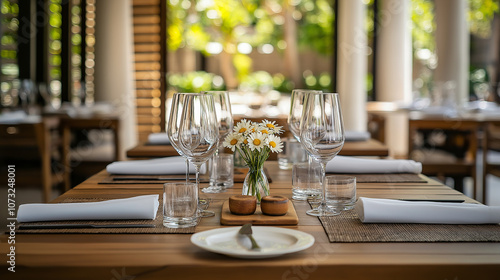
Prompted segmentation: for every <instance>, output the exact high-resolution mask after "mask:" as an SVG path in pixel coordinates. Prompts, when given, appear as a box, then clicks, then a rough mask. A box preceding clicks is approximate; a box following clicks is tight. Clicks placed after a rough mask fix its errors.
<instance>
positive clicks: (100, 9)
mask: <svg viewBox="0 0 500 280" xmlns="http://www.w3.org/2000/svg"><path fill="white" fill-rule="evenodd" d="M95 56H96V59H95V61H96V62H95V64H96V66H95V88H96V90H95V92H96V93H95V96H96V101H106V102H109V103H112V104H113V105H115V106H116V107H117V110H116V113H118V114H119V116H120V142H121V148H122V151H120V153H121V155H122V157H123V156H124V155H125V151H126V150H127V149H130V148H131V147H133V146H134V145H136V144H137V133H136V130H137V127H136V112H135V92H134V87H135V85H134V73H133V69H134V67H133V57H132V56H133V37H132V8H131V1H130V0H105V1H96V44H95Z"/></svg>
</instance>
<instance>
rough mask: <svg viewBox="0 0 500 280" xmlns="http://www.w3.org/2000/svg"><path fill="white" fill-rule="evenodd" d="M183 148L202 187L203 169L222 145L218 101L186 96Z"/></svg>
mask: <svg viewBox="0 0 500 280" xmlns="http://www.w3.org/2000/svg"><path fill="white" fill-rule="evenodd" d="M178 137H179V143H180V146H179V147H180V149H181V150H182V152H183V153H184V155H185V156H186V157H187V158H188V159H189V162H190V163H191V164H193V165H194V166H195V168H196V186H197V187H198V190H199V186H200V167H201V165H202V164H203V163H205V162H206V161H207V160H208V158H210V157H211V156H213V154H214V153H215V151H216V150H217V148H218V145H219V127H218V124H217V117H216V113H215V106H214V98H213V96H212V95H209V94H202V93H200V94H196V93H193V94H186V96H185V98H184V106H183V109H182V117H181V121H180V126H179V134H178ZM198 213H199V215H200V216H202V217H209V216H213V215H215V213H214V212H212V211H206V210H201V209H199V211H198Z"/></svg>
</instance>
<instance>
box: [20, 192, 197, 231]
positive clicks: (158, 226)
mask: <svg viewBox="0 0 500 280" xmlns="http://www.w3.org/2000/svg"><path fill="white" fill-rule="evenodd" d="M103 200H106V199H102V198H85V199H82V198H68V199H65V200H63V203H75V202H96V201H103ZM162 200H163V199H162V197H161V196H160V206H159V209H158V213H157V214H156V219H154V220H108V221H98V220H93V221H57V222H36V223H20V224H19V225H51V224H93V225H106V224H154V225H155V227H153V228H81V229H80V228H78V229H36V230H32V229H30V230H20V229H17V230H16V233H38V234H40V233H50V234H53V233H99V234H101V233H115V234H116V233H132V234H144V233H194V232H195V227H189V228H167V227H164V226H163V215H162V211H163V210H162V208H163V207H162V205H163V201H162Z"/></svg>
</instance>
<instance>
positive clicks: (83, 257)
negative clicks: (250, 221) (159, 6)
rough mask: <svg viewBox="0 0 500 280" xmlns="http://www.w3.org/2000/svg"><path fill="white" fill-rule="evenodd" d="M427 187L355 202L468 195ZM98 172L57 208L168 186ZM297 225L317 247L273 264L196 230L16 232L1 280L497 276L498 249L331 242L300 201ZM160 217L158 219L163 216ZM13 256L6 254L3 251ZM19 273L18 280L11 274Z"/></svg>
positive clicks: (400, 186) (365, 192)
mask: <svg viewBox="0 0 500 280" xmlns="http://www.w3.org/2000/svg"><path fill="white" fill-rule="evenodd" d="M265 167H266V168H267V169H268V171H269V174H270V176H271V177H272V183H271V184H270V188H271V194H272V195H283V196H287V197H291V183H292V182H291V171H290V170H281V169H279V168H278V165H277V162H275V161H267V162H266V164H265ZM419 176H420V178H422V179H424V180H425V182H424V183H383V184H381V183H358V185H357V196H358V197H361V196H363V197H373V198H399V199H463V200H465V201H466V202H471V203H475V202H476V201H474V200H472V199H470V198H468V197H466V196H464V195H463V194H462V193H459V192H457V191H455V190H453V189H451V188H449V187H447V186H445V185H443V184H441V183H439V182H437V181H435V180H432V179H429V178H428V177H426V176H424V175H419ZM107 177H109V174H108V173H107V172H106V171H102V172H100V173H98V174H96V175H94V176H93V177H91V178H89V179H88V180H86V181H85V182H83V183H81V184H80V185H78V186H76V187H75V188H73V189H72V190H70V191H68V192H66V193H65V194H63V195H61V196H60V197H58V198H57V199H56V200H54V201H53V202H62V201H64V200H66V199H68V198H71V199H78V198H81V199H84V198H93V197H100V198H109V199H112V198H123V197H131V196H137V195H144V194H161V192H162V184H99V182H101V181H103V180H104V179H105V178H107ZM241 188H242V184H241V183H235V185H234V186H233V187H232V188H229V189H228V190H227V191H226V192H224V193H219V194H201V196H202V197H206V198H210V199H211V204H210V207H209V210H213V211H214V212H215V213H216V214H215V216H214V217H210V218H203V219H201V222H200V223H199V225H198V226H197V227H196V232H202V231H206V230H210V229H216V228H221V227H223V226H221V224H220V217H221V215H220V214H221V206H222V203H223V202H224V201H226V200H227V199H228V197H229V196H231V195H234V194H241ZM293 204H294V208H295V210H296V212H297V214H298V218H299V223H298V225H293V226H286V228H290V229H294V230H298V231H303V232H306V233H309V234H311V235H312V236H314V238H315V243H314V245H313V246H312V247H310V248H308V249H305V250H303V251H300V252H295V253H292V254H287V255H283V256H279V257H275V258H270V259H237V258H232V257H228V256H225V255H220V254H216V253H212V252H208V251H205V250H203V249H201V248H198V247H196V246H194V245H193V244H192V243H191V242H190V238H191V236H192V234H21V233H17V234H16V235H15V245H12V246H15V254H16V272H15V273H11V272H9V271H7V267H6V266H7V265H8V264H7V258H8V257H7V253H8V251H9V250H10V249H9V247H10V246H11V245H9V244H7V240H8V237H9V235H8V234H7V235H6V234H3V235H1V236H0V249H1V253H2V254H1V255H0V263H1V266H2V269H1V272H0V278H1V279H65V280H66V279H229V278H230V279H398V280H399V279H440V280H445V279H448V280H455V279H460V280H462V279H499V277H500V243H495V242H438V243H436V242H430V243H422V242H420V243H417V242H409V243H401V242H394V243H391V242H390V243H330V242H329V239H328V237H327V235H326V234H325V230H324V228H323V226H322V225H321V223H320V221H319V220H318V218H317V217H313V216H308V215H306V213H305V212H306V210H307V209H310V206H309V205H308V203H307V202H300V201H294V202H293ZM159 215H161V213H159ZM6 252H7V253H6ZM13 277H14V278H13Z"/></svg>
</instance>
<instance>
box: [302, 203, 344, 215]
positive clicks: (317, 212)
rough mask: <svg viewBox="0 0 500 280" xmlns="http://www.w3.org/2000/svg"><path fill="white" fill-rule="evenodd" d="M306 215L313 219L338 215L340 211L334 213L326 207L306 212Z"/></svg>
mask: <svg viewBox="0 0 500 280" xmlns="http://www.w3.org/2000/svg"><path fill="white" fill-rule="evenodd" d="M306 214H307V215H310V216H315V217H331V216H337V215H340V211H335V210H333V209H331V208H328V207H325V208H323V207H321V206H319V207H318V208H315V209H311V210H308V211H306Z"/></svg>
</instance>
